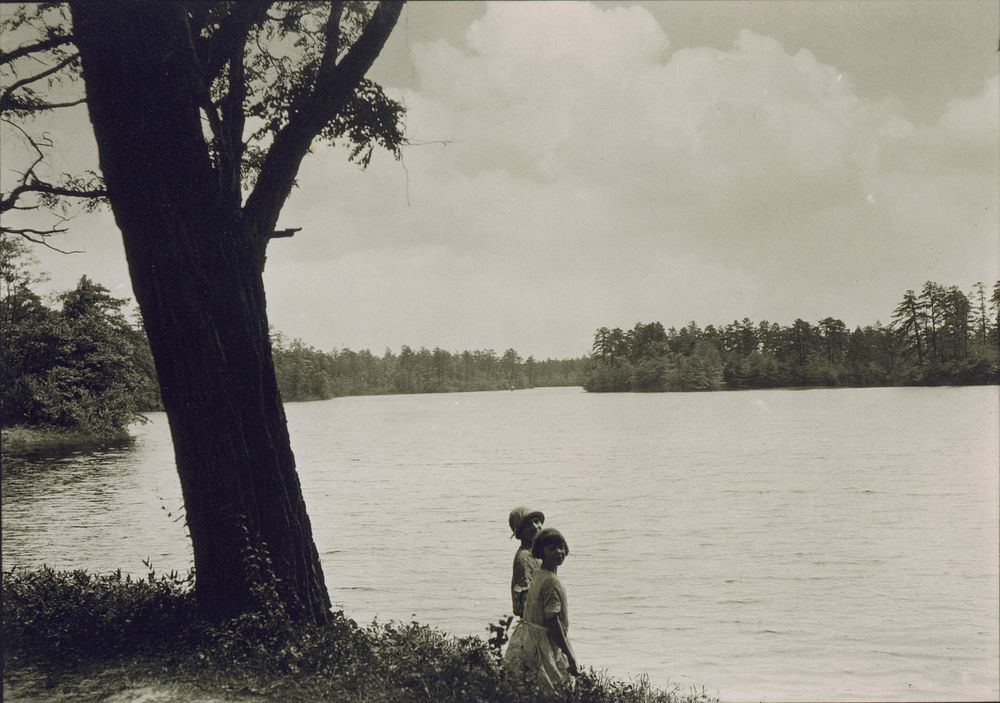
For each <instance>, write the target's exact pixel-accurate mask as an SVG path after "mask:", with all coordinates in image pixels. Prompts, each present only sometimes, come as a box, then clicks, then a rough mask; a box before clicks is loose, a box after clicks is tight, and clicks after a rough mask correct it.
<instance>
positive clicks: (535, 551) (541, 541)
mask: <svg viewBox="0 0 1000 703" xmlns="http://www.w3.org/2000/svg"><path fill="white" fill-rule="evenodd" d="M553 542H562V546H563V547H565V548H566V556H569V544H568V543H567V542H566V538H565V537H563V536H562V532H560V531H559V530H557V529H556V528H554V527H545V528H542V530H541V531H540V532H539V533H538V534H537V535H535V541H534V542H532V544H531V556H533V557H535V558H536V559H541V558H542V549H544V548H545V545H547V544H552V543H553Z"/></svg>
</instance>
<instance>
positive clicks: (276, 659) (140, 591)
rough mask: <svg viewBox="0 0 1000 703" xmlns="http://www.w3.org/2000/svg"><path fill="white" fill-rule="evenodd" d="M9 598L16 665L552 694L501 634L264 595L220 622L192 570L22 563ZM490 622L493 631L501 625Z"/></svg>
mask: <svg viewBox="0 0 1000 703" xmlns="http://www.w3.org/2000/svg"><path fill="white" fill-rule="evenodd" d="M265 590H266V589H265ZM3 596H4V598H3V627H4V655H5V659H6V660H7V665H8V670H11V669H14V668H15V667H17V666H24V665H28V664H34V665H36V666H39V667H41V668H43V669H45V670H46V671H49V672H51V671H55V672H56V673H58V672H59V671H60V670H64V671H65V670H68V669H72V667H73V666H81V667H86V666H88V665H96V666H100V667H109V666H111V665H112V664H115V665H121V666H124V667H126V670H128V667H132V669H131V670H128V680H129V681H130V682H134V681H135V680H149V679H152V680H153V681H154V682H159V683H161V684H166V683H168V678H169V680H170V681H183V682H185V683H187V684H192V685H194V686H196V687H198V688H201V689H203V690H205V691H206V692H207V693H208V695H210V696H212V695H213V694H218V693H219V692H227V691H237V692H243V693H251V694H255V695H259V696H262V698H261V700H262V701H263V702H264V703H266V702H267V701H274V702H277V701H282V702H284V701H289V702H294V701H303V702H305V701H328V700H336V701H340V702H342V703H362V702H364V703H542V701H543V699H542V698H541V697H540V696H539V695H538V693H537V692H536V691H534V690H532V688H531V687H530V686H528V685H525V683H524V682H521V681H517V680H513V679H511V678H509V677H507V676H505V675H504V672H503V669H502V666H501V656H500V651H501V650H500V646H501V645H502V643H503V639H504V638H503V637H494V638H493V639H492V640H490V641H487V640H484V639H483V638H480V637H452V636H450V635H448V634H447V633H444V632H441V631H440V630H437V629H436V628H432V627H428V626H426V625H421V624H420V623H417V622H411V623H408V624H404V623H388V624H380V623H377V622H376V623H372V624H371V625H368V626H366V627H362V626H359V625H358V624H357V623H356V622H355V621H353V620H351V619H349V618H347V617H345V616H344V614H343V613H342V612H336V613H334V614H333V616H332V620H331V622H330V623H328V624H326V625H323V626H322V627H315V626H302V625H301V624H297V623H294V622H292V621H290V620H289V619H288V618H287V617H286V615H285V613H284V610H283V609H282V608H281V607H280V606H277V605H274V604H270V603H267V602H265V603H263V605H262V609H261V611H260V612H256V613H247V614H244V615H242V616H240V617H238V618H235V619H233V620H230V621H228V622H226V623H223V624H221V625H211V624H208V623H205V622H203V621H201V620H199V618H198V617H197V612H196V608H195V603H194V597H193V590H192V578H191V575H188V576H185V577H179V576H178V575H177V574H174V573H171V574H167V575H157V574H155V573H154V572H152V571H151V572H150V574H149V576H148V577H147V578H145V579H138V580H135V579H132V578H130V577H128V576H123V575H122V574H121V573H114V574H107V575H98V574H90V573H87V572H85V571H70V572H59V571H53V570H52V569H48V568H43V569H40V570H37V571H29V570H22V569H14V570H11V571H5V572H4V573H3ZM504 624H506V625H508V626H509V624H510V623H509V621H507V622H506V623H504V621H501V629H503V630H505V629H506V628H505V627H502V626H503V625H504ZM489 629H491V630H493V631H494V633H496V630H497V626H491V627H490V628H489ZM12 655H13V656H12ZM167 662H169V666H164V664H166V663H167ZM151 672H155V673H151ZM71 673H72V672H70V674H71ZM77 678H78V679H80V678H86V675H81V676H79V677H77ZM133 685H134V684H133ZM29 694H30V692H29ZM94 699H95V700H98V699H101V696H100V695H99V694H98V695H95V696H94ZM710 700H711V699H709V698H708V697H707V696H705V695H704V694H703V693H701V694H698V693H696V692H692V693H690V694H686V695H682V694H681V693H680V692H679V691H678V690H677V689H676V687H675V688H672V689H669V690H666V691H664V690H661V689H659V688H656V687H654V686H652V685H651V684H650V683H649V680H648V679H647V678H638V679H635V680H633V681H630V682H624V681H620V680H617V679H615V678H613V677H611V676H608V675H606V674H604V673H602V672H595V671H593V670H587V671H584V672H583V673H582V674H581V676H580V677H579V679H578V681H577V687H576V690H575V691H574V692H573V693H572V694H570V695H569V696H568V698H567V699H566V701H565V702H564V703H684V702H686V703H709V701H710Z"/></svg>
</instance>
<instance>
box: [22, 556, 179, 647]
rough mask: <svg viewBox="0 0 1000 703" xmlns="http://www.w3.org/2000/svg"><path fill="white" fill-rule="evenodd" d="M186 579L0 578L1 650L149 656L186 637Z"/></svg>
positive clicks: (39, 574)
mask: <svg viewBox="0 0 1000 703" xmlns="http://www.w3.org/2000/svg"><path fill="white" fill-rule="evenodd" d="M190 586H191V578H190V575H189V576H187V577H183V578H182V577H180V576H178V575H177V574H176V573H173V572H171V573H170V574H165V575H157V574H156V573H155V571H152V570H151V571H150V573H149V576H148V577H147V578H146V579H132V577H130V576H123V575H122V573H121V571H117V572H115V573H112V574H103V575H99V574H91V573H88V572H86V571H54V570H52V569H50V568H48V567H43V568H41V569H39V570H37V571H29V570H24V569H18V568H14V569H12V570H10V571H5V572H4V574H3V596H4V597H3V629H4V642H5V647H8V646H16V647H18V648H19V649H22V650H29V651H33V652H38V653H44V654H45V655H46V656H49V657H53V658H57V657H58V658H61V657H67V656H68V657H75V658H84V657H85V658H103V657H113V656H117V655H121V654H125V653H131V652H147V651H156V650H159V649H162V648H163V647H166V646H171V645H174V644H175V643H177V642H178V641H183V640H186V639H187V638H188V637H189V635H190V633H191V632H192V626H193V624H194V623H195V622H196V618H195V608H194V598H193V594H192V591H191V587H190Z"/></svg>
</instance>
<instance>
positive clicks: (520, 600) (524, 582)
mask: <svg viewBox="0 0 1000 703" xmlns="http://www.w3.org/2000/svg"><path fill="white" fill-rule="evenodd" d="M540 564H541V561H539V560H538V559H536V558H535V557H533V556H531V548H530V547H525V546H523V545H522V546H521V547H518V550H517V552H516V553H515V554H514V571H513V574H512V576H511V579H510V600H511V605H512V606H513V608H514V615H524V599H525V598H526V597H527V594H528V587H529V586H531V577H532V576H533V575H534V574H535V572H536V571H538V567H539V565H540Z"/></svg>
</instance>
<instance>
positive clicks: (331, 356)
mask: <svg viewBox="0 0 1000 703" xmlns="http://www.w3.org/2000/svg"><path fill="white" fill-rule="evenodd" d="M271 344H272V347H273V349H274V364H275V367H276V369H277V373H278V386H279V388H281V397H282V398H283V399H284V400H286V401H295V400H319V399H324V398H332V397H335V396H343V395H377V394H385V393H447V392H453V391H493V390H506V389H511V390H513V389H516V388H532V387H536V386H579V385H580V384H581V383H582V379H583V373H584V370H585V368H586V366H587V364H588V360H587V359H586V358H580V359H561V360H554V359H546V360H545V361H538V360H536V359H534V358H533V357H530V356H529V357H528V358H527V359H522V358H521V356H520V354H518V353H517V352H516V351H515V350H514V349H507V350H506V351H505V352H504V353H503V354H502V355H499V356H498V355H497V353H496V352H495V351H493V350H492V349H486V350H477V351H463V352H448V351H445V350H444V349H439V348H435V349H433V350H428V349H426V348H423V347H421V348H420V350H419V351H413V349H411V348H410V347H408V346H403V348H402V349H401V350H400V352H399V354H394V353H393V352H392V351H390V350H388V349H387V350H386V351H385V353H384V354H382V355H381V356H375V355H374V354H372V353H371V352H370V351H368V350H367V349H365V350H362V351H352V350H350V349H342V350H339V351H337V350H334V351H332V352H323V351H320V350H318V349H314V348H313V347H309V346H306V345H305V344H303V342H302V340H299V339H295V340H292V341H291V342H288V341H287V340H286V339H285V338H284V336H282V335H280V334H276V335H274V336H273V337H272V339H271Z"/></svg>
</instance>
